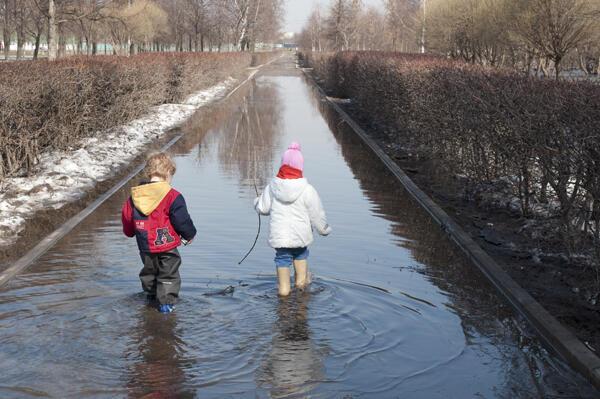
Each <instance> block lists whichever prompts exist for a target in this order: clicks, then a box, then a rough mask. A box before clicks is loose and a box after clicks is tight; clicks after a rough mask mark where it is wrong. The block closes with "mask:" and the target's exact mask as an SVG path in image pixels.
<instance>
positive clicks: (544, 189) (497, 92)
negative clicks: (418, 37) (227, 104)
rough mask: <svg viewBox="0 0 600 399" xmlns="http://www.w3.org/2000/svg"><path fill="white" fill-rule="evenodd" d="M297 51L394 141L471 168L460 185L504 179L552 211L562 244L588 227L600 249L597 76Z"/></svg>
mask: <svg viewBox="0 0 600 399" xmlns="http://www.w3.org/2000/svg"><path fill="white" fill-rule="evenodd" d="M301 58H302V59H303V60H304V62H306V63H307V64H308V65H309V66H311V67H313V68H314V71H315V73H316V74H317V76H319V77H320V78H321V79H322V80H323V81H324V83H325V85H326V87H327V89H328V90H330V91H331V92H332V93H333V95H335V96H338V97H349V98H352V99H353V101H354V103H355V104H356V105H357V107H359V108H360V109H361V111H362V112H364V113H365V114H367V115H368V117H369V118H370V119H371V120H373V121H375V122H379V123H381V124H383V125H385V126H388V127H391V128H392V129H393V130H394V132H395V133H394V136H393V137H392V138H391V139H392V140H393V141H395V142H396V143H397V144H399V145H401V146H403V147H405V148H406V149H408V150H409V151H410V152H411V153H416V154H417V155H418V156H420V157H426V158H429V159H433V160H435V161H436V162H438V164H440V165H443V169H444V170H446V171H448V173H451V174H463V175H466V176H468V180H467V182H468V183H467V184H468V187H467V191H468V190H470V189H474V188H475V187H478V186H481V185H482V184H486V185H490V186H493V184H490V183H495V182H498V181H503V182H505V183H506V184H507V185H508V186H509V187H510V188H511V190H512V194H513V195H514V197H515V198H517V199H518V203H519V204H518V208H519V210H520V211H521V212H522V214H523V215H525V216H528V217H532V216H536V215H537V216H540V210H542V209H543V210H544V211H545V212H550V214H549V215H548V216H550V217H556V218H558V219H559V220H560V221H561V225H562V228H563V239H564V242H565V244H566V245H567V247H568V249H570V250H573V249H574V247H575V246H576V245H577V244H583V245H587V244H586V243H588V242H589V241H588V240H589V237H590V235H591V236H593V237H594V248H595V251H596V252H597V256H600V229H599V228H600V225H599V224H600V131H599V129H598V121H600V87H599V86H595V85H593V84H590V83H586V82H580V83H571V82H557V81H554V80H552V81H550V80H539V79H536V78H528V77H524V76H522V75H520V74H518V73H516V72H513V71H510V70H499V69H492V68H484V67H480V66H474V65H470V64H465V63H461V62H458V61H452V60H448V59H444V58H439V57H432V56H421V55H410V54H398V53H382V52H342V53H335V54H334V53H307V54H303V55H302V56H301ZM581 233H583V234H581ZM590 233H591V234H590ZM588 248H589V247H588Z"/></svg>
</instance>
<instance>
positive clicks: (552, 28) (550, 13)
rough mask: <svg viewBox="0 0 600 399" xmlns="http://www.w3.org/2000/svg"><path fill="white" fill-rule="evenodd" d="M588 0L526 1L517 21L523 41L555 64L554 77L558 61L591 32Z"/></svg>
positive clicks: (559, 66)
mask: <svg viewBox="0 0 600 399" xmlns="http://www.w3.org/2000/svg"><path fill="white" fill-rule="evenodd" d="M589 12H590V9H589V3H588V1H587V0H529V1H528V2H527V4H526V6H525V9H524V10H523V11H522V12H521V17H520V18H519V20H518V26H517V27H518V31H519V33H520V34H521V36H522V38H523V40H525V41H526V42H528V43H529V44H530V45H531V46H532V47H534V48H536V49H537V50H538V51H539V52H540V53H541V54H543V55H544V56H545V57H547V58H548V59H549V60H551V61H552V62H553V63H554V71H555V76H556V79H558V77H559V75H560V70H561V62H562V61H563V59H564V58H565V56H566V55H567V53H568V52H569V51H571V50H573V49H575V48H576V47H577V45H579V44H580V43H582V41H583V40H584V38H585V37H586V36H587V35H588V34H589V33H590V28H591V26H592V20H591V19H590V18H588V13H589Z"/></svg>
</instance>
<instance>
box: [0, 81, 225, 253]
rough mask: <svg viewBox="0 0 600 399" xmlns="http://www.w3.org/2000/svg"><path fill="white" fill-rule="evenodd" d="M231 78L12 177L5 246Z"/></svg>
mask: <svg viewBox="0 0 600 399" xmlns="http://www.w3.org/2000/svg"><path fill="white" fill-rule="evenodd" d="M235 81H236V80H235V79H233V78H229V79H227V80H226V81H224V82H221V83H220V84H218V85H216V86H213V87H210V88H208V89H206V90H203V91H200V92H197V93H195V94H193V95H191V96H190V97H189V98H188V99H187V100H186V101H185V102H184V103H183V104H163V105H159V106H156V107H153V108H152V109H151V110H150V111H149V112H148V114H146V115H145V116H143V117H141V118H139V119H136V120H134V121H131V122H129V123H128V124H126V125H123V126H119V127H116V128H112V129H109V130H107V131H103V132H100V133H98V134H97V135H95V137H90V138H88V139H85V140H83V141H82V142H81V143H80V148H79V149H77V150H75V149H72V150H69V151H62V152H56V151H55V152H49V153H46V154H43V155H42V156H41V158H40V163H39V165H38V166H37V167H36V171H35V174H34V175H33V176H29V177H14V178H7V179H4V180H3V181H2V187H1V190H2V191H1V193H0V246H6V245H10V244H12V243H13V242H14V241H16V238H17V237H16V236H17V234H18V233H19V232H20V231H21V230H22V229H23V226H24V223H25V221H26V219H28V218H31V217H32V216H34V212H36V211H39V210H42V209H59V208H61V207H62V206H64V205H65V204H66V203H68V202H71V201H75V200H77V199H79V198H81V197H82V196H83V194H84V193H85V192H86V191H88V190H90V189H91V188H93V187H94V186H95V185H96V183H97V182H99V181H102V180H106V179H108V178H110V177H111V176H113V175H115V174H116V173H117V172H118V171H119V170H120V169H121V167H123V166H125V165H126V164H128V163H129V162H131V160H132V159H133V158H134V157H135V156H137V155H138V154H139V153H140V152H142V151H144V149H145V146H146V145H147V144H149V143H150V142H152V141H153V140H154V139H156V138H157V137H159V136H160V135H162V134H164V133H165V132H167V131H168V130H170V129H172V128H174V127H175V126H177V125H179V124H181V123H182V122H184V121H185V120H186V119H187V118H189V117H190V116H191V115H192V114H193V113H194V112H195V111H196V110H198V108H200V107H202V106H204V105H206V104H208V103H210V102H212V101H214V100H215V99H218V98H222V97H223V96H224V95H225V94H226V93H227V91H228V90H229V89H230V88H231V87H232V86H233V84H234V83H235Z"/></svg>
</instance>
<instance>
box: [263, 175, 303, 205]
mask: <svg viewBox="0 0 600 399" xmlns="http://www.w3.org/2000/svg"><path fill="white" fill-rule="evenodd" d="M307 186H308V181H307V180H306V179H304V178H302V179H280V178H279V177H276V178H274V179H273V181H272V182H271V193H273V197H275V198H277V199H278V200H279V201H280V202H283V203H288V204H290V203H292V202H294V201H296V200H297V199H298V198H300V196H301V195H302V193H303V192H304V190H305V189H306V187H307Z"/></svg>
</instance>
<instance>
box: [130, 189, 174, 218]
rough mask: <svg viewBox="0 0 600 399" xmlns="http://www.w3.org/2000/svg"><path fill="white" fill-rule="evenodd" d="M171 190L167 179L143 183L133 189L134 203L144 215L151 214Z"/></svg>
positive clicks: (132, 197)
mask: <svg viewBox="0 0 600 399" xmlns="http://www.w3.org/2000/svg"><path fill="white" fill-rule="evenodd" d="M169 191H171V186H170V185H169V183H167V182H166V181H160V182H156V183H149V184H143V185H141V186H137V187H133V188H132V189H131V199H132V200H133V205H134V206H135V207H136V209H137V210H138V211H140V212H141V213H143V214H144V215H146V216H148V215H150V214H151V213H152V212H153V211H154V210H155V209H156V208H158V206H159V205H160V203H161V202H162V200H163V199H164V198H165V197H166V196H167V194H169Z"/></svg>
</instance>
